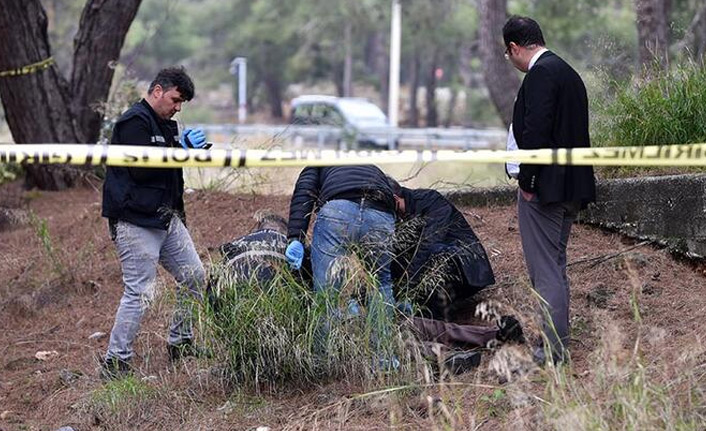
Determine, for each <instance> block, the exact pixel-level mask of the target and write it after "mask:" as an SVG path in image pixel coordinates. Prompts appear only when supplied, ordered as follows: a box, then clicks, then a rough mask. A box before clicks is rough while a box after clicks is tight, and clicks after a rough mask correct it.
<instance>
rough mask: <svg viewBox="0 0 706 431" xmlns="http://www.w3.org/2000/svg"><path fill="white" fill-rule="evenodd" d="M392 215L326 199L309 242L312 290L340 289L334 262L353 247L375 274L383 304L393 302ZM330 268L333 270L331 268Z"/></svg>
mask: <svg viewBox="0 0 706 431" xmlns="http://www.w3.org/2000/svg"><path fill="white" fill-rule="evenodd" d="M394 231H395V217H394V216H393V215H392V214H391V213H386V212H383V211H378V210H376V209H372V208H370V207H368V206H366V205H365V203H363V205H361V204H358V203H355V202H351V201H348V200H344V199H339V200H332V201H329V202H326V203H325V204H324V206H323V207H322V208H321V210H320V211H319V213H318V215H317V216H316V223H315V224H314V235H313V238H312V241H311V266H312V271H313V273H314V274H313V276H314V289H315V290H316V292H322V291H324V290H326V289H334V290H335V291H336V292H338V291H340V289H341V284H342V281H343V280H341V277H340V274H335V273H333V272H334V271H335V269H336V268H335V265H334V262H335V261H336V259H337V258H339V257H340V256H344V255H346V254H348V253H350V252H351V249H352V248H353V247H357V248H358V250H359V251H361V252H362V257H363V260H364V263H365V264H366V266H367V268H368V270H370V271H372V274H373V275H374V276H375V277H376V279H377V282H378V287H379V289H380V293H381V295H382V298H383V300H384V302H385V303H386V304H388V305H389V306H392V305H393V304H394V296H393V293H392V275H391V273H390V264H391V262H392V252H391V245H392V235H393V233H394ZM332 269H333V270H334V271H332Z"/></svg>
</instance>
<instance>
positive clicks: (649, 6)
mask: <svg viewBox="0 0 706 431" xmlns="http://www.w3.org/2000/svg"><path fill="white" fill-rule="evenodd" d="M670 9H671V0H635V14H636V15H637V20H636V24H637V39H638V48H639V65H640V68H641V71H642V73H643V74H646V76H649V74H650V72H651V71H652V70H654V69H655V68H657V69H664V68H666V67H667V51H668V49H669V13H670Z"/></svg>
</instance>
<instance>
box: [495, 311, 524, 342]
mask: <svg viewBox="0 0 706 431" xmlns="http://www.w3.org/2000/svg"><path fill="white" fill-rule="evenodd" d="M498 327H499V329H498V335H497V336H496V338H497V339H498V341H501V342H503V343H507V342H512V343H519V344H524V342H525V335H524V333H523V332H522V325H520V322H518V321H517V319H515V317H514V316H503V317H501V318H500V324H499V325H498Z"/></svg>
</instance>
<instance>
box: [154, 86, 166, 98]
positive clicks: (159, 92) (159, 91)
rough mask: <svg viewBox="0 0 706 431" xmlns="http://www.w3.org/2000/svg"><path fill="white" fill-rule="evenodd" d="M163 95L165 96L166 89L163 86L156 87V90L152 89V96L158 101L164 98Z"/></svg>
mask: <svg viewBox="0 0 706 431" xmlns="http://www.w3.org/2000/svg"><path fill="white" fill-rule="evenodd" d="M163 94H164V88H162V86H161V85H159V84H157V85H155V86H154V88H153V89H152V95H153V96H154V97H156V98H157V99H159V98H160V97H162V95H163Z"/></svg>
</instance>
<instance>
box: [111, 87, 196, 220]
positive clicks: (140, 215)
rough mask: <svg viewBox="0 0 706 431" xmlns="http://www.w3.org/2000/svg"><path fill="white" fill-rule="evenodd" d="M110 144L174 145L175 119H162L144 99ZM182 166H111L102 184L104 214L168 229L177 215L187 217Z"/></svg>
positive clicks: (119, 123) (119, 125)
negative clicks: (170, 222) (173, 217)
mask: <svg viewBox="0 0 706 431" xmlns="http://www.w3.org/2000/svg"><path fill="white" fill-rule="evenodd" d="M111 144H123V145H147V146H150V145H151V146H159V147H175V146H178V145H179V130H178V127H177V123H176V121H172V120H163V119H161V118H159V117H158V116H157V114H156V113H155V112H154V110H152V107H151V106H150V105H149V104H148V103H147V101H145V100H144V99H143V100H141V101H140V102H139V103H136V104H134V105H133V106H132V107H131V108H130V109H128V110H127V111H126V112H125V113H124V114H123V115H122V116H121V117H120V118H119V119H118V121H117V123H116V124H115V127H114V128H113V137H112V139H111ZM183 193H184V177H183V174H182V170H181V168H127V167H119V166H108V168H107V171H106V176H105V182H104V184H103V217H107V218H109V219H112V220H124V221H126V222H129V223H132V224H135V225H137V226H143V227H148V228H158V229H165V230H166V229H167V228H168V226H169V221H170V220H171V218H172V216H173V215H174V214H177V215H178V216H180V217H182V219H183V218H184V199H183Z"/></svg>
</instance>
